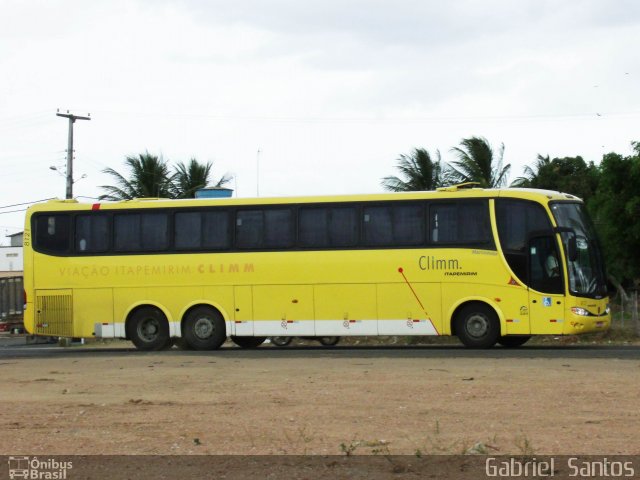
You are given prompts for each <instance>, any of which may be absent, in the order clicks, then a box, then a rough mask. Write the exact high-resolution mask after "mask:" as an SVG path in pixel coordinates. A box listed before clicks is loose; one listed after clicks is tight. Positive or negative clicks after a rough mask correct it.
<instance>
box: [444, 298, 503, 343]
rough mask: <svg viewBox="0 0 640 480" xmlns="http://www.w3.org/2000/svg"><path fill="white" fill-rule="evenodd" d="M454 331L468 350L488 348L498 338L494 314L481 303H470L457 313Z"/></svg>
mask: <svg viewBox="0 0 640 480" xmlns="http://www.w3.org/2000/svg"><path fill="white" fill-rule="evenodd" d="M455 331H456V335H457V336H458V338H459V339H460V341H461V342H462V343H463V344H464V345H465V346H466V347H470V348H489V347H492V346H494V345H495V344H496V342H497V341H498V337H499V336H500V322H499V321H498V316H497V315H496V312H495V311H494V310H493V309H492V308H491V307H489V306H488V305H485V304H483V303H471V304H469V305H466V306H465V307H463V308H462V310H460V312H458V314H457V315H456V318H455Z"/></svg>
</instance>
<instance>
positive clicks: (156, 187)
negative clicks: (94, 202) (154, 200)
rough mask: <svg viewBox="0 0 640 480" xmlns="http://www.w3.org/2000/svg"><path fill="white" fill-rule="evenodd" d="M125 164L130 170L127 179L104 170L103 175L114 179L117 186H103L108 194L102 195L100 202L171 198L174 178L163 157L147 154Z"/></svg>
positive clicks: (129, 159)
mask: <svg viewBox="0 0 640 480" xmlns="http://www.w3.org/2000/svg"><path fill="white" fill-rule="evenodd" d="M124 163H125V166H126V167H127V168H128V170H129V172H128V176H127V177H125V176H124V175H122V174H120V173H118V172H117V171H115V170H114V169H113V168H105V169H104V170H103V173H106V174H107V175H111V176H112V177H113V178H114V180H115V185H102V186H101V187H100V188H102V189H104V190H106V192H107V193H105V194H104V195H101V196H100V200H131V199H133V198H145V197H162V198H167V197H171V191H172V183H171V182H172V180H173V176H172V175H171V174H170V171H169V166H168V164H167V162H166V161H165V160H164V159H163V158H162V157H158V156H157V155H152V154H150V153H149V152H145V153H141V154H139V155H138V156H137V157H136V156H130V157H127V158H126V159H125V162H124Z"/></svg>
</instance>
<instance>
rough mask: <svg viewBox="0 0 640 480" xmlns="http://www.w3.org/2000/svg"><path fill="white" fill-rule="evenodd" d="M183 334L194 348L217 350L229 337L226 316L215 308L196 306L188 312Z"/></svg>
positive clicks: (188, 343) (189, 345)
mask: <svg viewBox="0 0 640 480" xmlns="http://www.w3.org/2000/svg"><path fill="white" fill-rule="evenodd" d="M182 335H183V337H184V340H185V342H186V344H187V346H188V347H189V348H191V349H193V350H216V349H217V348H220V346H221V345H222V344H223V343H224V341H225V340H226V339H227V332H226V327H225V325H224V318H222V315H221V314H220V312H218V311H217V310H215V309H213V308H210V307H196V308H194V309H193V310H191V311H190V312H189V313H188V314H187V316H186V318H185V320H184V322H183V324H182Z"/></svg>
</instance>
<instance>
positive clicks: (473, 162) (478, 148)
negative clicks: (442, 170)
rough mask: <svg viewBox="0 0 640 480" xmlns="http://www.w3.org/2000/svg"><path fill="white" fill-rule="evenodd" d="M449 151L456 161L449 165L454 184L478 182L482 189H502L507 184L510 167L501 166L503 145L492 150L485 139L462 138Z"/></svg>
mask: <svg viewBox="0 0 640 480" xmlns="http://www.w3.org/2000/svg"><path fill="white" fill-rule="evenodd" d="M451 151H452V152H453V153H454V154H455V155H456V157H457V158H458V160H456V161H454V162H452V163H451V169H452V179H453V181H454V182H455V183H465V182H478V183H479V184H480V186H481V187H483V188H497V187H502V186H504V185H505V184H506V183H507V177H508V175H509V170H510V169H511V165H510V164H507V165H505V166H503V165H502V161H503V157H504V143H503V144H501V145H500V148H498V149H497V150H493V149H492V148H491V145H490V144H489V142H488V141H487V139H486V138H483V137H470V138H463V139H462V140H461V141H460V146H459V147H454V148H452V149H451Z"/></svg>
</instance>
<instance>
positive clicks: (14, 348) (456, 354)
mask: <svg viewBox="0 0 640 480" xmlns="http://www.w3.org/2000/svg"><path fill="white" fill-rule="evenodd" d="M158 354H160V355H167V356H210V357H217V356H225V357H233V358H238V359H241V358H264V359H267V358H291V359H296V358H302V357H304V358H319V359H320V358H350V359H353V358H507V359H508V358H590V359H594V358H601V359H620V360H640V346H600V345H598V346H595V345H594V346H592V345H573V346H526V345H525V346H523V347H520V348H516V349H507V348H501V347H495V348H492V349H487V350H470V349H467V348H464V347H462V346H458V345H428V346H411V347H399V346H386V347H380V346H376V347H361V346H340V345H339V346H337V347H333V348H327V347H322V346H305V347H285V348H276V347H271V346H263V347H260V348H257V349H254V350H244V349H241V348H236V347H224V348H222V349H220V350H216V351H212V352H191V351H183V350H177V349H175V348H174V349H171V350H167V351H164V352H149V353H147V352H139V351H137V350H136V349H135V348H103V347H100V348H92V347H84V346H73V347H69V348H61V347H59V346H57V345H25V344H24V339H20V338H6V337H5V338H0V360H2V359H12V358H68V357H73V358H82V357H104V358H108V357H116V356H117V357H122V356H131V355H158Z"/></svg>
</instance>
